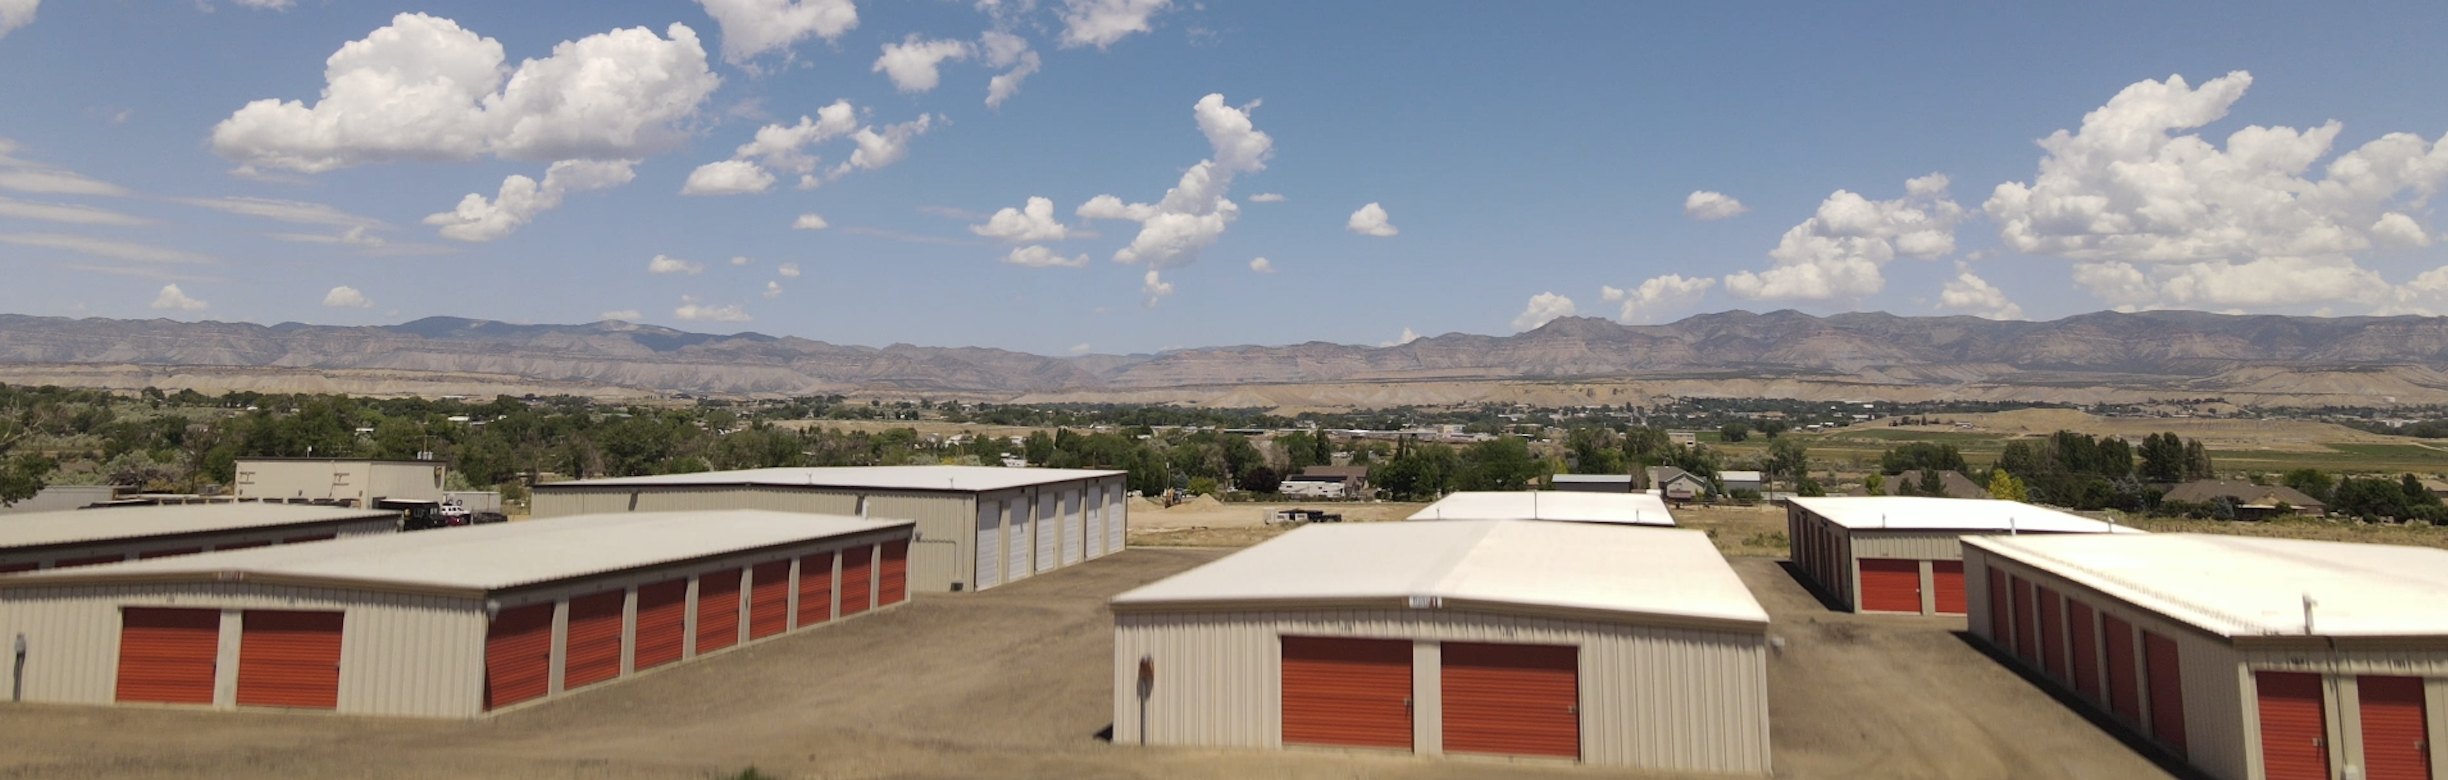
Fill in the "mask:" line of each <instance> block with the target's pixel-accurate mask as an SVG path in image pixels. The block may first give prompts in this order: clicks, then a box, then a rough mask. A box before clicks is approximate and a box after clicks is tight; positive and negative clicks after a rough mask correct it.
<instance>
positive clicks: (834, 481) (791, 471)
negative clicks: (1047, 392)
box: [536, 466, 1128, 493]
mask: <svg viewBox="0 0 2448 780" xmlns="http://www.w3.org/2000/svg"><path fill="white" fill-rule="evenodd" d="M1125 473H1128V472H1122V471H1103V470H1096V469H1031V468H1019V469H1014V468H997V467H993V466H825V467H804V468H771V469H740V470H737V471H701V472H698V473H695V474H660V475H656V476H651V477H613V478H609V479H584V480H575V481H570V482H548V483H545V484H542V485H537V486H536V487H539V488H544V489H547V490H549V489H552V488H562V487H678V486H698V487H703V486H717V485H755V486H760V487H824V488H867V489H872V490H947V491H955V492H966V493H977V492H984V491H990V490H1009V489H1011V488H1018V487H1029V486H1032V485H1045V484H1051V483H1055V482H1070V481H1073V480H1080V479H1090V478H1093V477H1108V476H1115V475H1120V474H1125Z"/></svg>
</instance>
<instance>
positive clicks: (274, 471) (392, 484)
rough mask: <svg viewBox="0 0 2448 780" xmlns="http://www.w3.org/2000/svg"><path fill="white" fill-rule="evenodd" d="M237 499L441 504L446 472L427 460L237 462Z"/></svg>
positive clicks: (365, 504) (233, 487) (363, 504)
mask: <svg viewBox="0 0 2448 780" xmlns="http://www.w3.org/2000/svg"><path fill="white" fill-rule="evenodd" d="M237 470H238V478H237V479H236V480H234V482H235V484H232V485H230V492H231V493H232V494H235V495H236V496H238V497H239V498H269V499H311V500H324V501H333V502H339V503H343V504H345V505H347V506H356V507H371V506H373V505H374V502H375V501H379V500H382V499H386V498H389V499H399V500H407V501H441V500H442V477H443V474H444V471H445V467H444V466H443V464H442V463H441V462H439V461H431V460H367V459H363V458H356V459H351V458H239V459H238V469H237Z"/></svg>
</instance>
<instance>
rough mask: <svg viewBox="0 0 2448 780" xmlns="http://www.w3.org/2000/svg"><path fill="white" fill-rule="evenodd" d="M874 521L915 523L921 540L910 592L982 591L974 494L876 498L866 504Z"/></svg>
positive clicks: (912, 562)
mask: <svg viewBox="0 0 2448 780" xmlns="http://www.w3.org/2000/svg"><path fill="white" fill-rule="evenodd" d="M867 517H868V519H871V520H914V521H917V524H918V540H917V541H916V542H915V543H913V544H911V545H910V551H909V588H910V589H911V590H913V591H918V592H921V593H942V592H945V591H948V590H951V589H952V583H955V582H957V583H960V584H961V589H962V590H970V589H974V588H976V587H977V575H976V567H977V560H976V559H977V553H976V552H975V550H976V546H977V497H976V495H975V494H970V493H904V494H893V493H875V494H870V495H869V496H868V498H867Z"/></svg>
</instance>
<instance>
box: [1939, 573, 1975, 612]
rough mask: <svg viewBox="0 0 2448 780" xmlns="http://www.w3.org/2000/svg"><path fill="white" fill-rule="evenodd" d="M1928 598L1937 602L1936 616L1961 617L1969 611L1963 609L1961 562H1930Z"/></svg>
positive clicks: (1964, 601) (1964, 599)
mask: <svg viewBox="0 0 2448 780" xmlns="http://www.w3.org/2000/svg"><path fill="white" fill-rule="evenodd" d="M1930 596H1931V597H1932V598H1933V599H1934V600H1936V601H1937V602H1938V604H1937V607H1938V614H1941V615H1961V614H1964V613H1965V612H1967V611H1969V610H1968V609H1967V608H1966V607H1965V604H1966V603H1967V602H1966V599H1967V597H1966V596H1965V595H1964V573H1963V561H1930Z"/></svg>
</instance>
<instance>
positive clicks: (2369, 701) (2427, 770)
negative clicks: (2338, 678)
mask: <svg viewBox="0 0 2448 780" xmlns="http://www.w3.org/2000/svg"><path fill="white" fill-rule="evenodd" d="M2263 690H2264V691H2267V690H2268V689H2267V688H2266V687H2264V688H2263ZM2355 692H2356V700H2357V714H2358V715H2360V716H2361V717H2360V718H2359V720H2360V721H2361V723H2360V725H2361V726H2362V729H2363V735H2362V736H2363V739H2362V744H2363V772H2364V777H2365V778H2366V780H2431V773H2432V766H2431V763H2432V760H2431V757H2432V755H2433V748H2432V746H2431V724H2430V718H2429V712H2428V710H2429V709H2430V707H2429V704H2428V703H2427V702H2426V701H2425V700H2424V699H2425V697H2424V695H2423V680H2422V678H2420V677H2382V676H2365V677H2361V678H2358V679H2357V680H2355ZM2263 712H2264V715H2263V716H2262V723H2263V726H2262V728H2263V729H2264V730H2267V729H2268V725H2267V724H2268V715H2267V714H2266V713H2267V710H2266V709H2264V710H2263ZM2266 744H2267V743H2266V740H2265V741H2264V745H2266Z"/></svg>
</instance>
